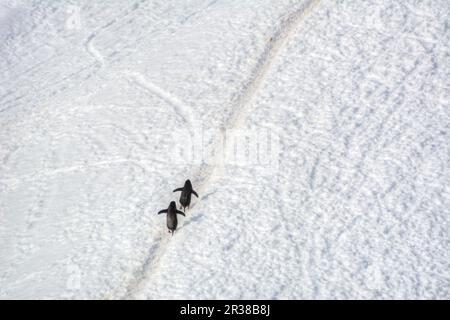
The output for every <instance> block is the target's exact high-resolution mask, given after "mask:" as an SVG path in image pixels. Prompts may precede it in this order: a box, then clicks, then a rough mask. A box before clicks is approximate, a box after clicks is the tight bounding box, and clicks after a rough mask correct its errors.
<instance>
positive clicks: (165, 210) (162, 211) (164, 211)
mask: <svg viewBox="0 0 450 320" xmlns="http://www.w3.org/2000/svg"><path fill="white" fill-rule="evenodd" d="M167 211H168V210H167V209H164V210H161V211H160V212H158V214H161V213H167Z"/></svg>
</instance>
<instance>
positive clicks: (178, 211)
mask: <svg viewBox="0 0 450 320" xmlns="http://www.w3.org/2000/svg"><path fill="white" fill-rule="evenodd" d="M177 213H178V214H181V215H182V216H184V217H186V215H185V214H184V212H183V211H180V210H177Z"/></svg>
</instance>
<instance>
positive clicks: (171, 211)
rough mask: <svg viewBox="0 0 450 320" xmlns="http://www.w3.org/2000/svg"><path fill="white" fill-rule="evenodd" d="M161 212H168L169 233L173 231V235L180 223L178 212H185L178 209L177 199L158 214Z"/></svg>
mask: <svg viewBox="0 0 450 320" xmlns="http://www.w3.org/2000/svg"><path fill="white" fill-rule="evenodd" d="M161 213H167V228H168V229H169V233H170V232H171V233H172V236H173V233H174V232H175V230H176V229H177V225H178V219H177V214H181V215H183V216H185V215H184V213H183V212H181V211H180V210H177V205H176V203H175V201H172V202H170V204H169V207H168V208H167V209H164V210H161V211H159V212H158V214H161Z"/></svg>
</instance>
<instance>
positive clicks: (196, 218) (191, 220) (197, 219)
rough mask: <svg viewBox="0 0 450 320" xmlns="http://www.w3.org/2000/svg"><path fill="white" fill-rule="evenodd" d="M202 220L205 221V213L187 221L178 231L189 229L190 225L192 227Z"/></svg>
mask: <svg viewBox="0 0 450 320" xmlns="http://www.w3.org/2000/svg"><path fill="white" fill-rule="evenodd" d="M202 219H203V213H201V214H198V215H196V216H194V217H192V218H191V219H189V220H188V221H186V222H185V223H184V224H183V225H182V226H181V227H180V228H179V229H178V230H181V229H183V228H184V227H187V226H188V225H190V224H191V223H193V222H195V223H197V222H199V221H200V220H202Z"/></svg>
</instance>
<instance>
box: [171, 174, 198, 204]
mask: <svg viewBox="0 0 450 320" xmlns="http://www.w3.org/2000/svg"><path fill="white" fill-rule="evenodd" d="M177 191H181V196H180V204H181V208H183V211H185V208H186V207H188V209H189V205H190V204H191V195H192V194H193V195H194V196H196V197H197V198H198V194H197V192H195V191H194V189H192V184H191V181H190V180H186V182H185V183H184V187H183V188H178V189H175V190H173V192H177Z"/></svg>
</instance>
